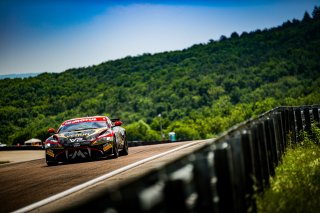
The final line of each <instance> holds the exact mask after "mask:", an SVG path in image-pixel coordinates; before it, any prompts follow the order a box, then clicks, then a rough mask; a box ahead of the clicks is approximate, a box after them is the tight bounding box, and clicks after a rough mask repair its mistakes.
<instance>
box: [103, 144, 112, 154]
mask: <svg viewBox="0 0 320 213" xmlns="http://www.w3.org/2000/svg"><path fill="white" fill-rule="evenodd" d="M110 148H112V145H111V144H108V145H107V146H105V147H103V151H105V152H106V151H108V150H109V149H110Z"/></svg>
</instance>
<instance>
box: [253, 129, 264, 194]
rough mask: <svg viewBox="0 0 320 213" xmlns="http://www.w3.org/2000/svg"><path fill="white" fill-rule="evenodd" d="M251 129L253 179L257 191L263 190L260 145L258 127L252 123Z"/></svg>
mask: <svg viewBox="0 0 320 213" xmlns="http://www.w3.org/2000/svg"><path fill="white" fill-rule="evenodd" d="M251 131H252V140H253V143H252V146H253V157H254V161H253V165H254V174H255V180H256V183H255V184H256V186H257V190H258V191H259V192H262V191H263V188H264V186H263V175H262V174H263V168H262V157H261V145H260V143H259V138H258V134H259V133H258V127H257V124H254V125H253V126H252V127H251Z"/></svg>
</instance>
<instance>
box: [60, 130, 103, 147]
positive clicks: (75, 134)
mask: <svg viewBox="0 0 320 213" xmlns="http://www.w3.org/2000/svg"><path fill="white" fill-rule="evenodd" d="M108 129H109V128H108V127H105V128H98V129H88V130H80V131H72V132H63V133H58V134H55V136H56V137H58V138H59V141H60V143H61V144H65V143H75V142H89V141H91V140H92V139H93V138H96V137H97V136H98V135H100V134H102V133H103V132H105V131H107V130H108Z"/></svg>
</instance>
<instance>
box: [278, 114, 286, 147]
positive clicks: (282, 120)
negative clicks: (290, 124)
mask: <svg viewBox="0 0 320 213" xmlns="http://www.w3.org/2000/svg"><path fill="white" fill-rule="evenodd" d="M279 112H280V113H281V123H282V133H283V139H284V143H283V144H284V148H285V149H286V148H287V142H288V138H287V134H288V129H287V119H286V113H285V112H286V110H285V108H281V110H280V111H279Z"/></svg>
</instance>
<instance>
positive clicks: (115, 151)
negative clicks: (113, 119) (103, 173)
mask: <svg viewBox="0 0 320 213" xmlns="http://www.w3.org/2000/svg"><path fill="white" fill-rule="evenodd" d="M112 153H113V156H112V157H113V158H118V157H119V149H118V143H117V141H116V137H114V138H113V143H112Z"/></svg>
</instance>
